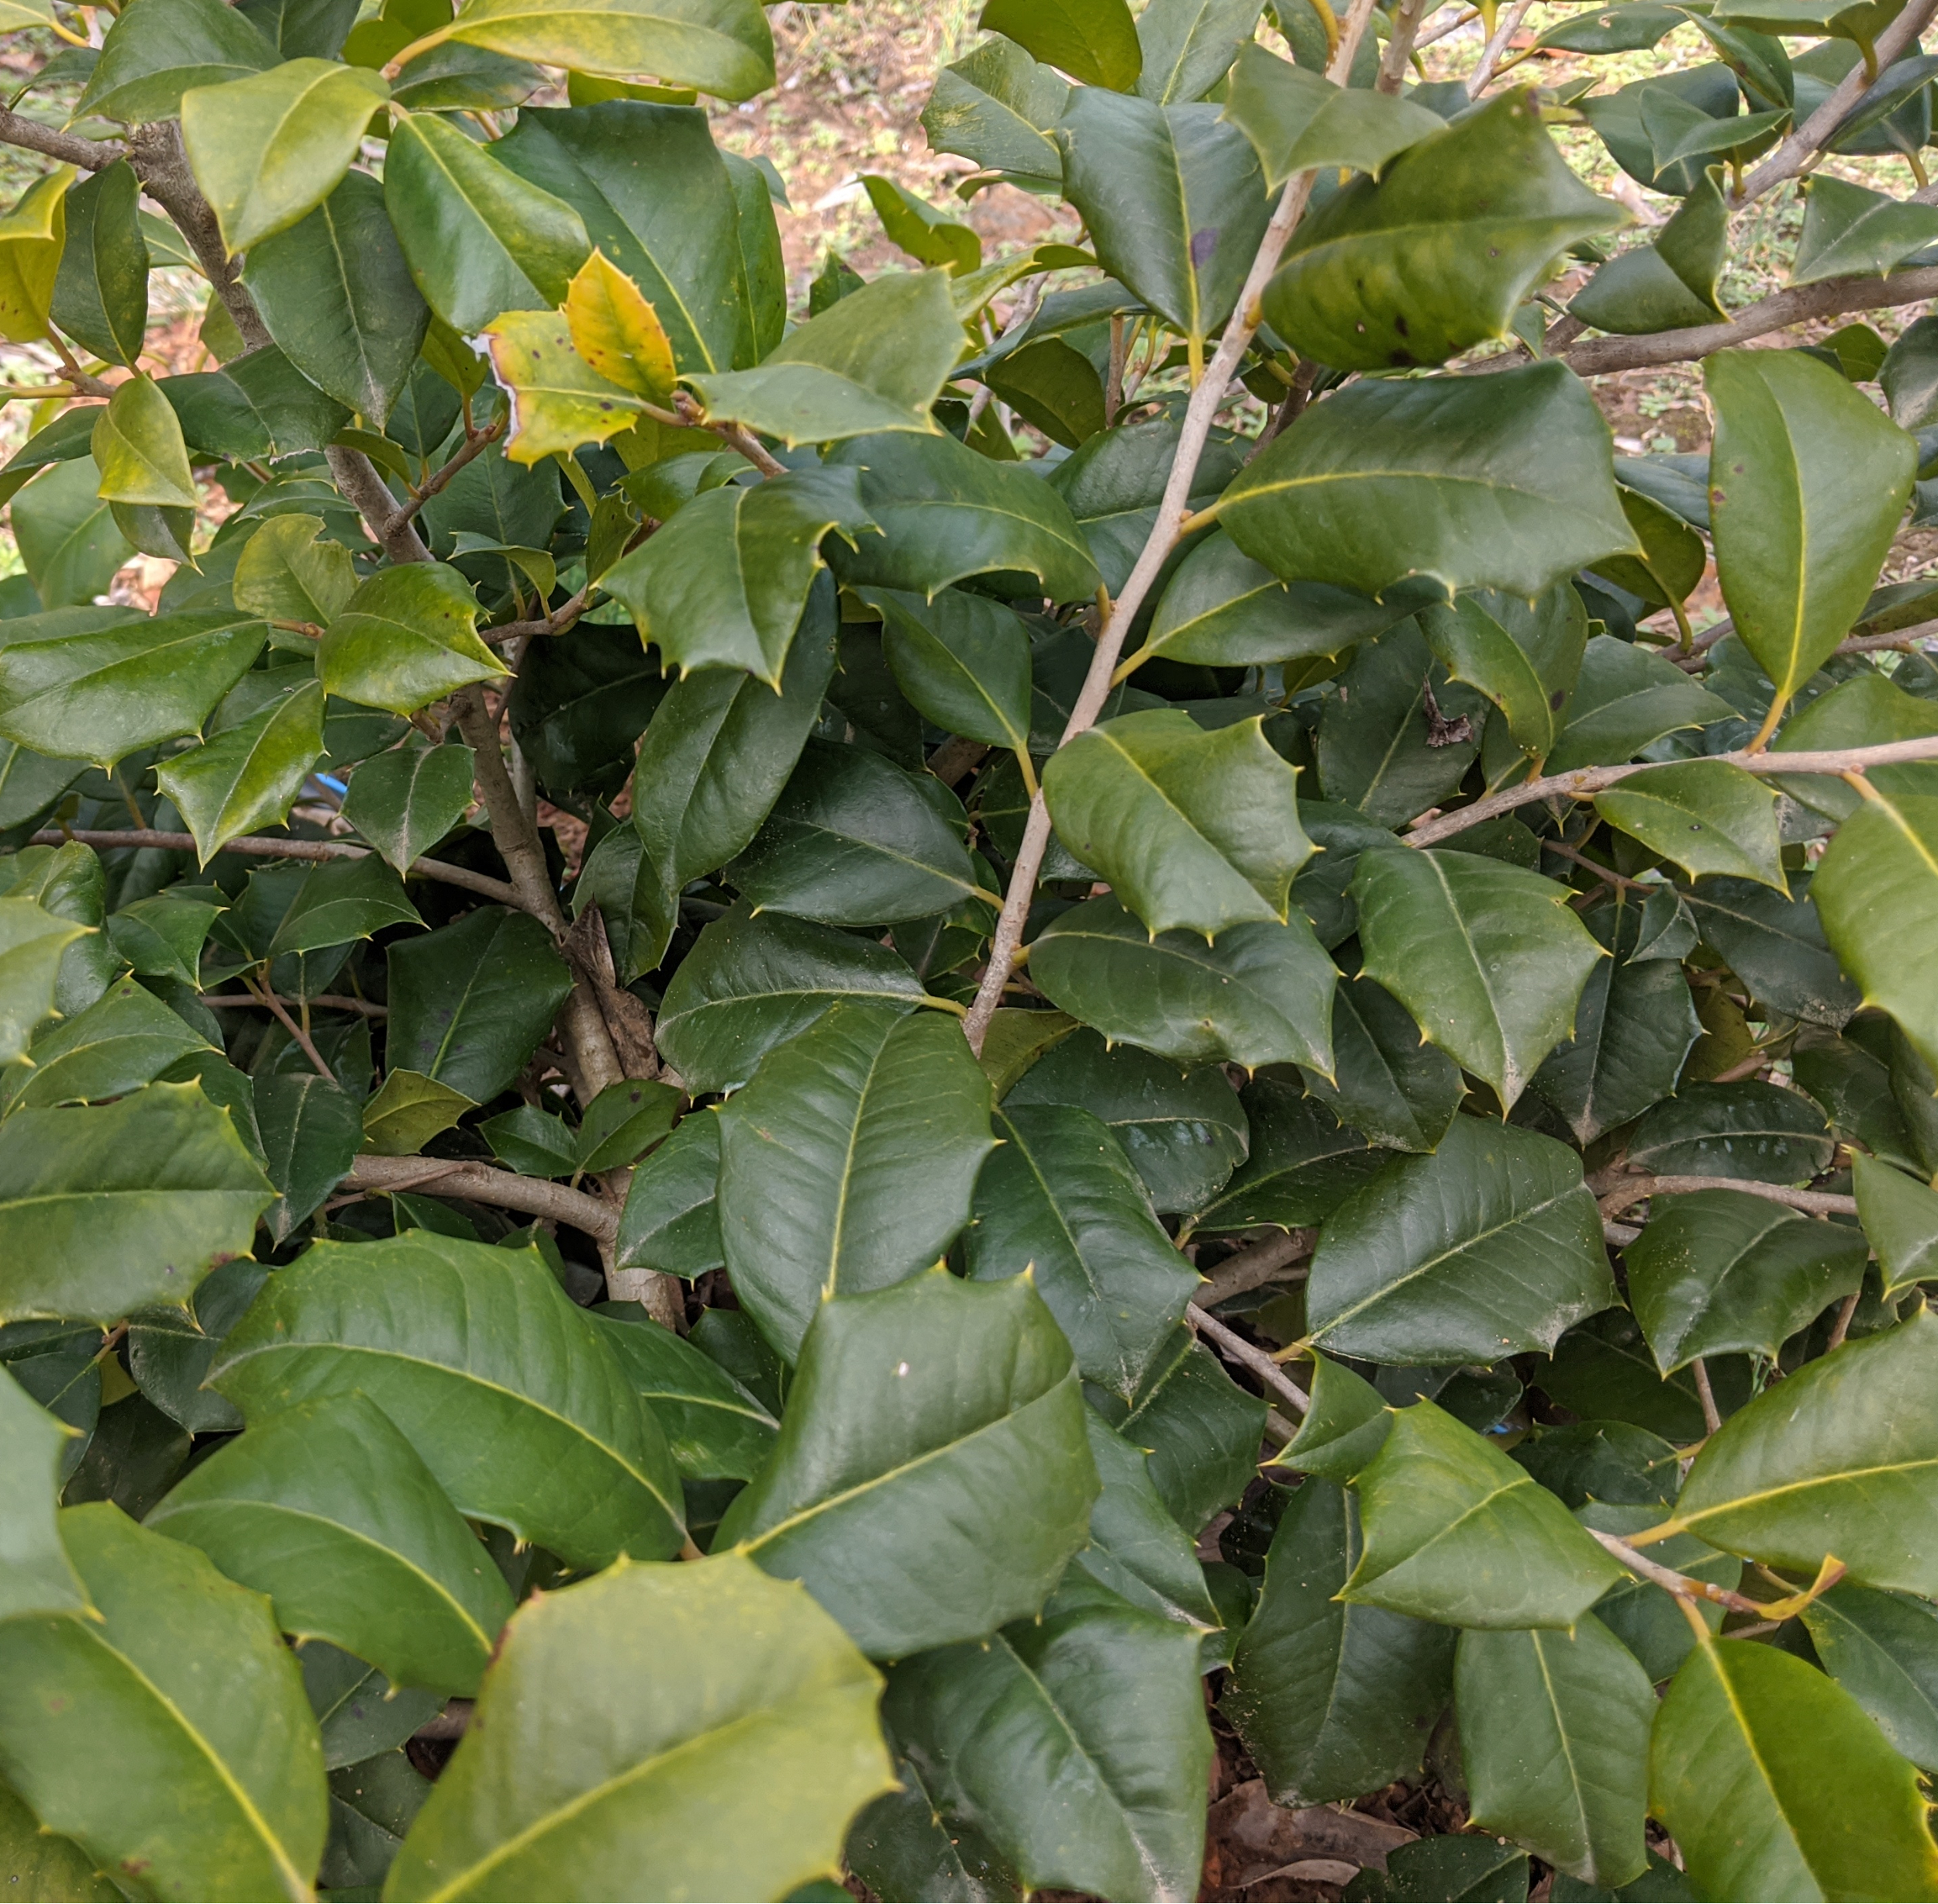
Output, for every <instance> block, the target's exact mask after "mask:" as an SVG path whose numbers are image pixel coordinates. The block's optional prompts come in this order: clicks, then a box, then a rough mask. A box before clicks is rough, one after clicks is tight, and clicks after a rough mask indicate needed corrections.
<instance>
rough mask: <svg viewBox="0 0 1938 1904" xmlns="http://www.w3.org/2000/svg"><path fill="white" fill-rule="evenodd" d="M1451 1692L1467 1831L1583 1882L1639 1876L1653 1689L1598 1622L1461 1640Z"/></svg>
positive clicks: (1585, 1619)
mask: <svg viewBox="0 0 1938 1904" xmlns="http://www.w3.org/2000/svg"><path fill="white" fill-rule="evenodd" d="M1454 1696H1455V1700H1456V1705H1457V1711H1458V1713H1459V1716H1460V1756H1461V1760H1462V1762H1463V1765H1464V1769H1465V1771H1466V1773H1467V1789H1468V1791H1469V1792H1470V1793H1471V1795H1472V1799H1473V1809H1472V1816H1473V1820H1474V1824H1475V1825H1476V1826H1478V1827H1479V1828H1480V1829H1481V1830H1488V1831H1493V1832H1495V1833H1498V1834H1500V1835H1501V1836H1502V1837H1510V1838H1512V1839H1513V1840H1514V1841H1515V1842H1516V1844H1522V1845H1525V1846H1526V1847H1527V1848H1528V1849H1529V1851H1533V1853H1534V1854H1536V1856H1537V1857H1543V1858H1545V1859H1546V1860H1547V1861H1548V1862H1549V1863H1550V1864H1553V1865H1554V1867H1555V1868H1557V1870H1560V1871H1567V1872H1568V1873H1569V1874H1570V1875H1571V1876H1573V1877H1575V1878H1580V1879H1581V1881H1582V1882H1584V1883H1585V1884H1597V1885H1605V1886H1608V1887H1609V1888H1612V1889H1613V1888H1619V1887H1620V1886H1622V1885H1626V1884H1627V1883H1628V1882H1630V1880H1632V1879H1633V1878H1636V1877H1639V1876H1640V1875H1641V1874H1642V1872H1643V1871H1644V1870H1646V1869H1647V1864H1648V1859H1647V1853H1646V1851H1645V1848H1644V1846H1643V1837H1642V1823H1643V1812H1644V1810H1645V1809H1647V1802H1648V1780H1649V1727H1650V1723H1651V1722H1652V1721H1653V1720H1654V1717H1655V1709H1656V1708H1655V1688H1654V1687H1653V1686H1651V1685H1650V1683H1649V1679H1648V1675H1647V1674H1646V1673H1644V1672H1643V1670H1642V1668H1641V1667H1640V1665H1638V1664H1636V1658H1635V1655H1634V1654H1633V1653H1631V1652H1630V1651H1629V1649H1628V1648H1627V1647H1626V1646H1624V1645H1623V1644H1622V1642H1621V1641H1620V1640H1618V1639H1616V1637H1615V1636H1614V1634H1612V1633H1610V1632H1609V1630H1608V1628H1607V1627H1605V1626H1603V1625H1602V1623H1601V1622H1600V1621H1599V1620H1598V1619H1595V1617H1594V1616H1592V1615H1591V1614H1588V1615H1584V1616H1582V1618H1581V1620H1580V1622H1579V1623H1578V1624H1577V1626H1575V1627H1574V1630H1573V1631H1572V1632H1571V1633H1553V1632H1542V1631H1540V1630H1534V1631H1532V1632H1523V1633H1484V1632H1475V1633H1462V1634H1461V1636H1460V1652H1459V1654H1458V1657H1457V1659H1456V1661H1455V1664H1454Z"/></svg>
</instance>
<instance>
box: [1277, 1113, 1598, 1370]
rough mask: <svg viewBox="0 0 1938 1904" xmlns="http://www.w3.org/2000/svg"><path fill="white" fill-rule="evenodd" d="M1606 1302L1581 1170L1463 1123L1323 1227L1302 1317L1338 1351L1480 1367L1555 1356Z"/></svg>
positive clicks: (1487, 1127)
mask: <svg viewBox="0 0 1938 1904" xmlns="http://www.w3.org/2000/svg"><path fill="white" fill-rule="evenodd" d="M1614 1296H1615V1285H1614V1283H1613V1281H1612V1280H1611V1278H1610V1277H1609V1270H1608V1262H1607V1258H1606V1257H1605V1254H1604V1253H1603V1250H1602V1238H1601V1223H1600V1219H1599V1217H1598V1215H1597V1212H1596V1211H1595V1199H1594V1197H1593V1195H1591V1193H1590V1192H1589V1191H1588V1187H1587V1185H1585V1183H1584V1182H1583V1181H1582V1179H1581V1164H1580V1161H1579V1160H1578V1158H1576V1157H1574V1155H1573V1154H1571V1152H1570V1151H1569V1150H1567V1147H1565V1146H1564V1145H1561V1144H1558V1143H1555V1142H1554V1140H1553V1139H1552V1138H1549V1137H1540V1136H1537V1135H1536V1133H1534V1132H1533V1131H1524V1130H1519V1129H1517V1128H1516V1127H1515V1126H1512V1125H1511V1124H1494V1123H1490V1122H1487V1121H1484V1120H1482V1119H1479V1118H1472V1117H1457V1118H1456V1119H1454V1123H1453V1124H1452V1125H1451V1126H1450V1128H1449V1129H1448V1131H1447V1135H1446V1136H1445V1137H1443V1139H1442V1140H1441V1141H1440V1148H1439V1149H1438V1150H1436V1151H1435V1152H1434V1153H1433V1154H1431V1155H1430V1156H1427V1157H1409V1158H1406V1159H1405V1160H1404V1161H1401V1162H1398V1163H1396V1164H1393V1165H1392V1166H1391V1168H1389V1169H1388V1171H1385V1173H1384V1174H1382V1175H1381V1176H1380V1177H1378V1178H1376V1179H1375V1180H1374V1181H1373V1182H1371V1183H1370V1184H1368V1185H1366V1187H1365V1188H1363V1189H1361V1190H1359V1191H1357V1192H1355V1193H1354V1194H1353V1195H1352V1196H1351V1197H1350V1198H1349V1199H1347V1202H1345V1203H1343V1205H1342V1206H1340V1208H1339V1209H1337V1210H1336V1211H1335V1212H1333V1215H1332V1216H1331V1217H1330V1218H1329V1219H1328V1220H1327V1222H1326V1226H1325V1230H1324V1231H1323V1233H1322V1235H1321V1237H1320V1239H1319V1250H1318V1253H1317V1254H1316V1255H1315V1256H1314V1257H1313V1259H1312V1274H1311V1276H1310V1278H1309V1281H1308V1282H1307V1285H1306V1312H1307V1319H1308V1322H1309V1326H1310V1327H1311V1328H1312V1332H1313V1334H1314V1336H1315V1337H1316V1339H1318V1340H1320V1341H1322V1342H1323V1343H1325V1345H1326V1347H1328V1348H1329V1349H1331V1350H1333V1351H1334V1352H1335V1353H1336V1354H1346V1355H1357V1356H1363V1357H1367V1358H1368V1359H1370V1360H1372V1361H1379V1362H1386V1363H1403V1364H1421V1363H1429V1362H1433V1361H1447V1359H1448V1358H1449V1357H1457V1358H1458V1359H1462V1360H1466V1361H1477V1362H1482V1363H1485V1362H1489V1361H1498V1360H1499V1359H1500V1357H1502V1356H1503V1355H1510V1354H1516V1353H1520V1352H1523V1351H1526V1350H1530V1349H1543V1350H1552V1349H1553V1348H1554V1344H1555V1343H1556V1342H1557V1340H1558V1339H1559V1338H1560V1335H1561V1333H1562V1332H1563V1331H1564V1330H1566V1329H1567V1328H1568V1327H1569V1326H1571V1325H1572V1324H1574V1323H1578V1322H1580V1321H1581V1320H1582V1319H1584V1318H1585V1317H1587V1316H1591V1315H1593V1314H1594V1313H1595V1312H1596V1311H1597V1310H1599V1309H1605V1308H1606V1307H1607V1306H1608V1305H1609V1302H1612V1300H1613V1299H1614Z"/></svg>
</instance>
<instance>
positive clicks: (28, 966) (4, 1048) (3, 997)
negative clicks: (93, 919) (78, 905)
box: [0, 899, 90, 1064]
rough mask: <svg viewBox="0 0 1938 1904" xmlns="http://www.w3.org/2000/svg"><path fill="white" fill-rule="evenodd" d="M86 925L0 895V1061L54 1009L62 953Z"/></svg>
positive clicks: (22, 1046) (16, 1051)
mask: <svg viewBox="0 0 1938 1904" xmlns="http://www.w3.org/2000/svg"><path fill="white" fill-rule="evenodd" d="M89 930H90V929H89V928H88V926H83V925H78V924H76V923H74V921H72V920H71V919H60V918H57V917H56V916H54V915H53V913H51V912H47V911H46V910H44V909H43V908H42V907H41V906H40V905H37V904H36V903H35V902H34V901H33V900H32V899H0V1064H11V1063H12V1061H14V1059H16V1058H17V1057H19V1056H20V1055H21V1054H22V1053H23V1052H24V1051H25V1050H26V1048H27V1043H28V1040H29V1039H30V1038H32V1037H33V1030H34V1027H35V1026H36V1025H38V1024H39V1023H40V1021H41V1020H42V1019H44V1018H46V1017H47V1016H48V1015H49V1014H50V1012H52V1011H53V1008H54V988H55V986H56V985H57V982H58V981H59V979H60V957H61V954H63V953H64V952H65V951H66V950H67V947H69V946H71V945H72V944H73V943H74V941H75V940H77V939H84V938H85V937H87V936H88V931H89Z"/></svg>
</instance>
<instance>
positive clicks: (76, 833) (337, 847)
mask: <svg viewBox="0 0 1938 1904" xmlns="http://www.w3.org/2000/svg"><path fill="white" fill-rule="evenodd" d="M68 840H78V841H80V843H81V845H83V846H84V847H157V848H160V850H163V851H164V852H170V853H192V852H194V851H195V837H194V836H193V835H192V834H190V833H162V832H159V831H157V830H156V829H155V828H153V827H152V826H127V827H123V828H122V829H121V830H119V831H118V832H117V831H114V830H103V829H102V828H99V827H93V826H64V827H49V828H47V829H45V830H43V831H41V832H40V833H35V834H33V835H32V836H30V838H29V842H28V843H29V845H31V846H36V847H57V846H64V845H65V844H66V843H67V841H68ZM222 851H223V852H225V853H240V854H243V855H245V856H246V857H249V858H250V859H258V860H361V859H367V858H368V857H370V848H369V847H358V846H352V845H351V844H350V843H349V841H347V840H271V839H269V838H267V837H265V836H262V835H260V834H252V833H242V834H240V835H238V836H236V838H235V839H233V840H224V841H223V842H222ZM407 877H409V878H412V879H434V880H436V881H438V883H439V884H440V885H447V886H462V887H463V888H464V890H465V891H466V892H475V893H476V894H478V896H479V897H480V898H481V899H495V900H496V901H497V902H498V904H499V905H518V904H519V896H518V895H517V894H516V892H513V891H512V888H510V887H509V886H508V885H505V882H504V881H503V880H502V879H493V878H491V877H490V876H489V875H488V874H484V873H474V872H473V871H471V868H470V867H468V866H453V865H451V864H450V863H449V862H448V861H444V860H413V861H411V866H410V871H409V874H408V875H407Z"/></svg>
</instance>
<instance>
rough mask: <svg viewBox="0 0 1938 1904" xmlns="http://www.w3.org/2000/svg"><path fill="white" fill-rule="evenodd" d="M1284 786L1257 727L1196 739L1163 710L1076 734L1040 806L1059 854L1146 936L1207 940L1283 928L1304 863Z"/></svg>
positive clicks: (1191, 727)
mask: <svg viewBox="0 0 1938 1904" xmlns="http://www.w3.org/2000/svg"><path fill="white" fill-rule="evenodd" d="M1296 780H1297V775H1296V774H1295V771H1294V770H1293V768H1292V767H1291V766H1290V765H1289V764H1288V763H1287V762H1286V761H1285V759H1284V758H1283V757H1281V755H1279V754H1278V753H1276V752H1275V751H1274V750H1273V748H1272V747H1271V743H1269V742H1268V741H1267V740H1266V739H1265V736H1264V728H1263V726H1262V725H1261V723H1260V721H1259V720H1258V719H1252V720H1249V721H1240V722H1237V723H1234V724H1233V725H1232V726H1227V727H1223V728H1220V729H1219V730H1216V731H1215V732H1212V733H1207V732H1206V731H1205V730H1203V729H1202V728H1201V727H1199V726H1198V724H1197V723H1196V722H1195V721H1194V720H1192V719H1191V717H1190V716H1189V715H1188V714H1184V713H1181V712H1175V711H1172V710H1168V709H1167V710H1161V711H1160V710H1153V712H1149V713H1143V714H1126V715H1124V716H1120V717H1119V719H1116V720H1112V721H1106V722H1105V723H1103V724H1102V726H1098V727H1093V728H1091V729H1090V730H1088V732H1087V733H1082V734H1080V735H1079V736H1078V737H1077V738H1076V739H1075V740H1073V741H1071V742H1070V743H1067V745H1066V746H1064V747H1062V748H1060V750H1058V751H1057V753H1056V754H1054V755H1053V756H1052V757H1051V759H1050V764H1049V766H1048V767H1047V769H1046V770H1045V771H1044V774H1043V795H1044V798H1045V799H1046V800H1047V802H1049V805H1050V818H1051V819H1052V820H1053V821H1054V822H1055V823H1056V826H1057V833H1058V834H1059V836H1060V837H1061V839H1062V840H1063V841H1064V843H1065V844H1066V845H1067V847H1069V848H1070V850H1071V851H1072V852H1073V853H1074V854H1076V855H1077V856H1078V857H1079V858H1080V859H1081V860H1082V861H1084V863H1085V864H1086V865H1088V866H1092V867H1095V868H1096V869H1097V871H1098V873H1099V874H1101V875H1102V877H1103V878H1105V879H1106V880H1107V881H1109V883H1110V885H1111V886H1112V889H1113V890H1114V891H1115V892H1116V893H1117V894H1118V895H1119V897H1120V898H1121V899H1122V900H1123V901H1124V902H1125V903H1126V905H1129V907H1130V909H1132V911H1133V912H1136V914H1137V916H1139V917H1140V919H1143V922H1144V923H1145V925H1146V926H1148V927H1149V928H1150V930H1151V932H1152V933H1165V932H1169V931H1171V930H1173V929H1174V928H1177V927H1189V928H1191V929H1192V930H1195V931H1198V932H1200V933H1203V935H1204V936H1205V938H1206V939H1207V940H1210V939H1212V937H1213V936H1214V935H1215V934H1216V933H1220V932H1222V931H1223V930H1225V929H1226V927H1228V926H1236V925H1242V924H1243V923H1246V922H1247V921H1248V920H1259V919H1263V920H1278V921H1281V922H1282V921H1283V920H1284V919H1285V917H1286V916H1287V910H1288V903H1289V901H1288V895H1289V894H1290V892H1291V882H1292V875H1293V874H1295V873H1296V872H1297V871H1298V869H1299V867H1301V866H1302V865H1303V864H1305V861H1306V860H1307V859H1308V858H1309V857H1310V856H1311V851H1312V844H1311V842H1310V841H1309V840H1307V839H1306V837H1305V833H1304V830H1302V828H1301V826H1300V825H1299V823H1298V800H1297V799H1296V798H1295V795H1294V791H1293V790H1294V787H1295V783H1296Z"/></svg>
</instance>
